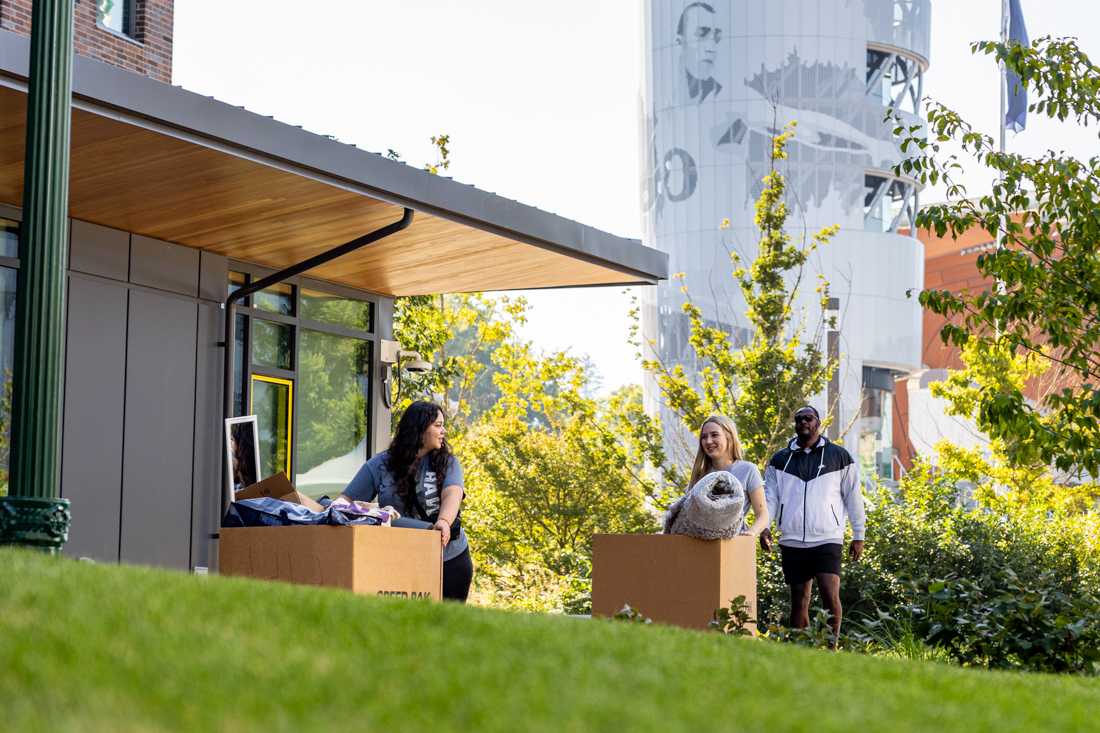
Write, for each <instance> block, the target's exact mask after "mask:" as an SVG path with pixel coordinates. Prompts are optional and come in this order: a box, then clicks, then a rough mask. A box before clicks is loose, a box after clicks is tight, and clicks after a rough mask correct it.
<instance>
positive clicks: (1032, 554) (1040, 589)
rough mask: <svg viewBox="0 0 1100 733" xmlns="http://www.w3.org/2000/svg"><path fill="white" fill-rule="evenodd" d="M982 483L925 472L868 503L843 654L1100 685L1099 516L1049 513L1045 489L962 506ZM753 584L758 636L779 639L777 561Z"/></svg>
mask: <svg viewBox="0 0 1100 733" xmlns="http://www.w3.org/2000/svg"><path fill="white" fill-rule="evenodd" d="M948 453H949V455H952V454H950V451H948ZM954 457H955V458H959V456H958V455H957V454H954ZM966 458H967V459H968V460H970V461H973V459H974V456H973V455H969V456H966ZM977 469H978V473H983V472H984V474H985V475H989V474H990V473H995V472H996V468H995V467H991V466H989V465H984V464H983V465H979V466H977ZM975 476H976V474H975V467H974V466H973V465H969V467H966V470H963V469H962V468H961V467H960V464H959V463H958V462H957V461H956V462H950V461H949V462H948V464H947V468H946V470H945V469H943V468H941V469H937V468H934V467H933V466H932V465H931V464H930V463H927V462H919V463H918V464H917V465H916V466H915V467H914V469H913V471H911V472H910V473H909V474H908V475H907V476H906V477H905V478H904V479H903V480H902V481H901V483H900V485H899V486H898V487H897V488H896V489H888V488H885V487H878V488H876V489H875V490H874V491H873V492H871V496H870V497H869V498H870V501H869V502H868V512H867V549H866V551H865V553H864V555H863V559H862V560H861V561H860V562H859V563H846V564H845V568H844V580H843V583H842V589H841V600H842V602H843V604H844V614H845V625H844V629H843V633H844V634H845V638H844V639H843V640H842V643H843V645H844V646H845V647H847V648H858V649H863V650H865V651H871V652H875V653H890V654H895V655H901V656H917V657H920V658H934V659H937V658H938V659H942V658H950V659H952V660H954V661H956V662H958V663H960V664H964V665H974V666H983V667H991V668H1019V669H1030V670H1039V671H1059V672H1061V671H1072V672H1084V673H1091V674H1097V673H1100V597H1098V596H1097V594H1096V590H1095V589H1097V588H1100V561H1098V557H1100V516H1098V515H1097V514H1096V512H1095V511H1093V510H1091V509H1088V510H1082V508H1081V507H1082V506H1083V505H1082V504H1081V502H1060V501H1052V500H1051V499H1052V497H1050V496H1049V495H1044V494H1049V493H1050V492H1059V491H1061V489H1060V488H1059V487H1057V486H1055V485H1054V484H1053V483H1052V482H1049V481H1048V482H1046V483H1045V484H1044V485H1043V486H1042V487H1041V488H1042V490H1043V491H1042V493H1041V494H1037V495H1035V496H1031V497H1029V496H1027V495H1020V494H1019V492H1020V491H1023V490H1021V489H1003V490H1000V491H995V490H993V488H994V487H992V486H990V485H989V484H990V482H984V483H983V482H982V481H981V480H980V481H979V482H978V486H977V488H976V489H975V490H974V491H973V492H972V493H973V496H974V499H973V500H970V501H963V498H962V497H961V495H960V490H959V488H958V487H959V485H960V480H961V479H966V480H967V481H970V482H972V481H973V479H974V478H975ZM1029 488H1035V486H1034V485H1033V486H1032V487H1029ZM1066 491H1067V492H1072V493H1076V494H1080V493H1081V488H1080V487H1075V488H1072V489H1066ZM1055 498H1057V497H1055ZM1074 507H1076V508H1074ZM757 576H758V606H759V619H760V625H761V627H762V628H769V629H770V628H773V627H774V628H776V629H777V630H778V629H781V628H782V626H783V625H784V624H785V622H786V614H787V608H788V603H789V595H788V590H787V586H786V585H785V584H784V583H783V579H782V574H781V572H780V569H779V560H778V556H777V555H769V554H768V553H760V554H759V556H758V563H757ZM770 635H771V636H773V637H778V638H784V634H783V633H781V632H779V631H777V633H775V634H770ZM804 635H805V634H802V636H804ZM811 635H812V634H811ZM799 638H801V636H799ZM902 647H907V648H908V650H907V651H906V650H905V649H902Z"/></svg>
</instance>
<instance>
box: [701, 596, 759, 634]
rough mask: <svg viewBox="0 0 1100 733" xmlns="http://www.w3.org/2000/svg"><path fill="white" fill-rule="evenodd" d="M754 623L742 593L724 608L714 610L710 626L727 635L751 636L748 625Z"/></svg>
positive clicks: (754, 620)
mask: <svg viewBox="0 0 1100 733" xmlns="http://www.w3.org/2000/svg"><path fill="white" fill-rule="evenodd" d="M754 623H756V619H754V618H753V617H752V613H751V612H750V610H749V603H748V601H747V600H746V599H745V596H743V595H742V596H737V597H736V598H734V599H733V600H731V601H730V604H729V606H727V607H726V608H719V609H717V610H715V612H714V620H713V621H711V622H710V628H711V629H714V630H715V631H719V632H721V633H723V634H726V635H728V636H752V629H751V628H749V626H750V625H751V624H754Z"/></svg>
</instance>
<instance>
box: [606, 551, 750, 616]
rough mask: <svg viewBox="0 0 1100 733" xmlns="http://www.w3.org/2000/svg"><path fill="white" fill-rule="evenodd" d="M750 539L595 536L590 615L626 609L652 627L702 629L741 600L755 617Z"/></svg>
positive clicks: (607, 614) (613, 613) (610, 613)
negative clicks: (650, 622) (718, 612)
mask: <svg viewBox="0 0 1100 733" xmlns="http://www.w3.org/2000/svg"><path fill="white" fill-rule="evenodd" d="M756 543H757V540H756V538H754V537H735V538H733V539H729V540H697V539H695V538H694V537H684V536H683V535H665V534H659V535H622V534H599V535H595V536H593V538H592V615H593V616H614V615H615V614H616V613H618V612H619V611H620V610H622V607H623V606H625V605H628V604H629V605H630V607H631V608H633V609H634V610H635V611H638V612H639V613H641V614H642V615H644V616H647V617H648V618H651V619H653V621H654V622H660V623H666V624H673V625H675V626H685V627H688V628H693V629H705V628H706V627H707V625H708V624H709V623H710V621H711V619H713V618H714V612H715V610H717V609H719V608H726V607H728V606H729V604H730V601H731V600H733V599H734V598H736V597H737V596H745V600H746V601H747V602H748V604H749V610H750V613H751V615H752V617H753V618H755V617H756Z"/></svg>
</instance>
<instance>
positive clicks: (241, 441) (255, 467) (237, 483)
mask: <svg viewBox="0 0 1100 733" xmlns="http://www.w3.org/2000/svg"><path fill="white" fill-rule="evenodd" d="M225 455H226V460H225V471H226V478H227V479H228V482H229V483H228V486H229V489H230V492H229V495H230V499H231V500H232V497H233V495H234V494H236V493H237V492H238V491H240V490H241V489H243V488H244V487H246V486H251V485H252V484H254V483H256V482H257V481H259V480H260V441H259V432H258V428H257V422H256V416H255V415H245V416H244V417H231V418H229V419H228V420H226V421H225Z"/></svg>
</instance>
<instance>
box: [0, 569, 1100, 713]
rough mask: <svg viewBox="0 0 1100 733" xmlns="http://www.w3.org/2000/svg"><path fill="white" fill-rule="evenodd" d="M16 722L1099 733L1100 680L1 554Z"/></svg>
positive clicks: (6, 688) (5, 667) (7, 708)
mask: <svg viewBox="0 0 1100 733" xmlns="http://www.w3.org/2000/svg"><path fill="white" fill-rule="evenodd" d="M0 700H2V701H3V703H2V707H0V730H5V731H66V730H72V731H127V730H134V731H157V730H195V731H214V730H227V731H235V732H243V731H253V730H256V731H260V730H262V731H284V730H285V731H308V730H378V731H394V730H416V731H430V730H442V731H494V730H507V731H538V730H565V731H570V730H606V731H620V730H624V731H636V730H659V731H677V730H684V731H705V730H769V731H814V732H815V733H816V732H817V731H890V732H891V733H899V732H900V731H929V730H936V729H949V730H966V731H983V730H985V731H997V732H998V733H1003V731H1010V730H1030V731H1034V730H1044V731H1047V730H1067V731H1083V730H1100V681H1098V680H1095V679H1083V678H1070V677H1053V676H1041V675H1023V674H994V673H987V672H980V671H970V670H963V669H957V668H954V667H949V666H946V665H939V664H928V663H910V662H902V661H895V660H888V659H878V658H870V657H863V656H858V655H854V654H844V653H841V654H830V653H827V652H822V651H812V650H806V649H799V648H792V647H786V646H780V645H776V644H772V643H768V642H762V641H752V640H739V639H732V638H727V637H723V636H720V635H718V634H713V633H700V632H689V631H682V630H678V629H672V628H664V627H653V626H639V625H634V624H625V623H619V622H610V621H605V620H591V621H590V620H583V619H571V618H561V617H549V616H537V615H526V614H518V613H507V612H501V611H492V610H486V609H478V608H466V607H460V606H455V605H451V604H440V603H430V602H427V601H403V600H391V599H382V598H364V597H357V596H354V595H352V594H350V593H346V592H341V591H335V590H325V589H315V588H304V587H293V586H288V585H281V584H273V583H261V582H252V581H245V580H236V579H229V578H217V577H210V578H205V579H204V578H198V577H190V576H187V575H183V574H177V573H172V572H165V571H157V570H150V569H142V568H133V567H116V566H106V565H89V564H84V563H77V562H73V561H69V560H60V559H55V558H47V557H42V556H39V555H34V554H30V553H25V552H20V551H14V550H0Z"/></svg>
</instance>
